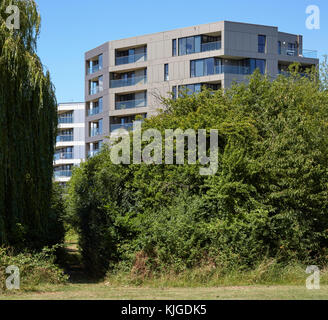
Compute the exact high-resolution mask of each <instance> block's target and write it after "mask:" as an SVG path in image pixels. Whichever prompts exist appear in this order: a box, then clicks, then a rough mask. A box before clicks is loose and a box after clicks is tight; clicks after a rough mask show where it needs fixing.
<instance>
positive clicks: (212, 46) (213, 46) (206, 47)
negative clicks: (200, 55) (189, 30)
mask: <svg viewBox="0 0 328 320" xmlns="http://www.w3.org/2000/svg"><path fill="white" fill-rule="evenodd" d="M220 49H221V41H216V42H207V43H203V44H201V52H205V51H213V50H220Z"/></svg>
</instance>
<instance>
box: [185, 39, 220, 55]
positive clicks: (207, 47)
mask: <svg viewBox="0 0 328 320" xmlns="http://www.w3.org/2000/svg"><path fill="white" fill-rule="evenodd" d="M219 49H221V37H220V36H207V35H199V36H194V37H187V38H180V39H179V56H183V55H186V54H192V53H199V52H205V51H212V50H219Z"/></svg>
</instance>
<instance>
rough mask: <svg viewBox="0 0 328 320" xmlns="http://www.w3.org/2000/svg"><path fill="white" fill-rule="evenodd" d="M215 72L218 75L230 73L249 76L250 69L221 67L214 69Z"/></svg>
mask: <svg viewBox="0 0 328 320" xmlns="http://www.w3.org/2000/svg"><path fill="white" fill-rule="evenodd" d="M216 72H217V73H218V74H220V73H231V74H241V75H243V74H250V68H249V67H243V66H229V65H222V66H218V67H216Z"/></svg>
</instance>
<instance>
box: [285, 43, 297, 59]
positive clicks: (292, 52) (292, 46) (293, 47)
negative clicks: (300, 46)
mask: <svg viewBox="0 0 328 320" xmlns="http://www.w3.org/2000/svg"><path fill="white" fill-rule="evenodd" d="M287 55H288V56H296V55H297V44H296V43H295V42H294V43H288V50H287Z"/></svg>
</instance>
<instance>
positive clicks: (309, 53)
mask: <svg viewBox="0 0 328 320" xmlns="http://www.w3.org/2000/svg"><path fill="white" fill-rule="evenodd" d="M280 55H284V56H290V57H302V58H311V59H317V58H318V51H316V50H306V49H303V53H302V54H299V53H298V50H297V49H287V48H281V53H280Z"/></svg>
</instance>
